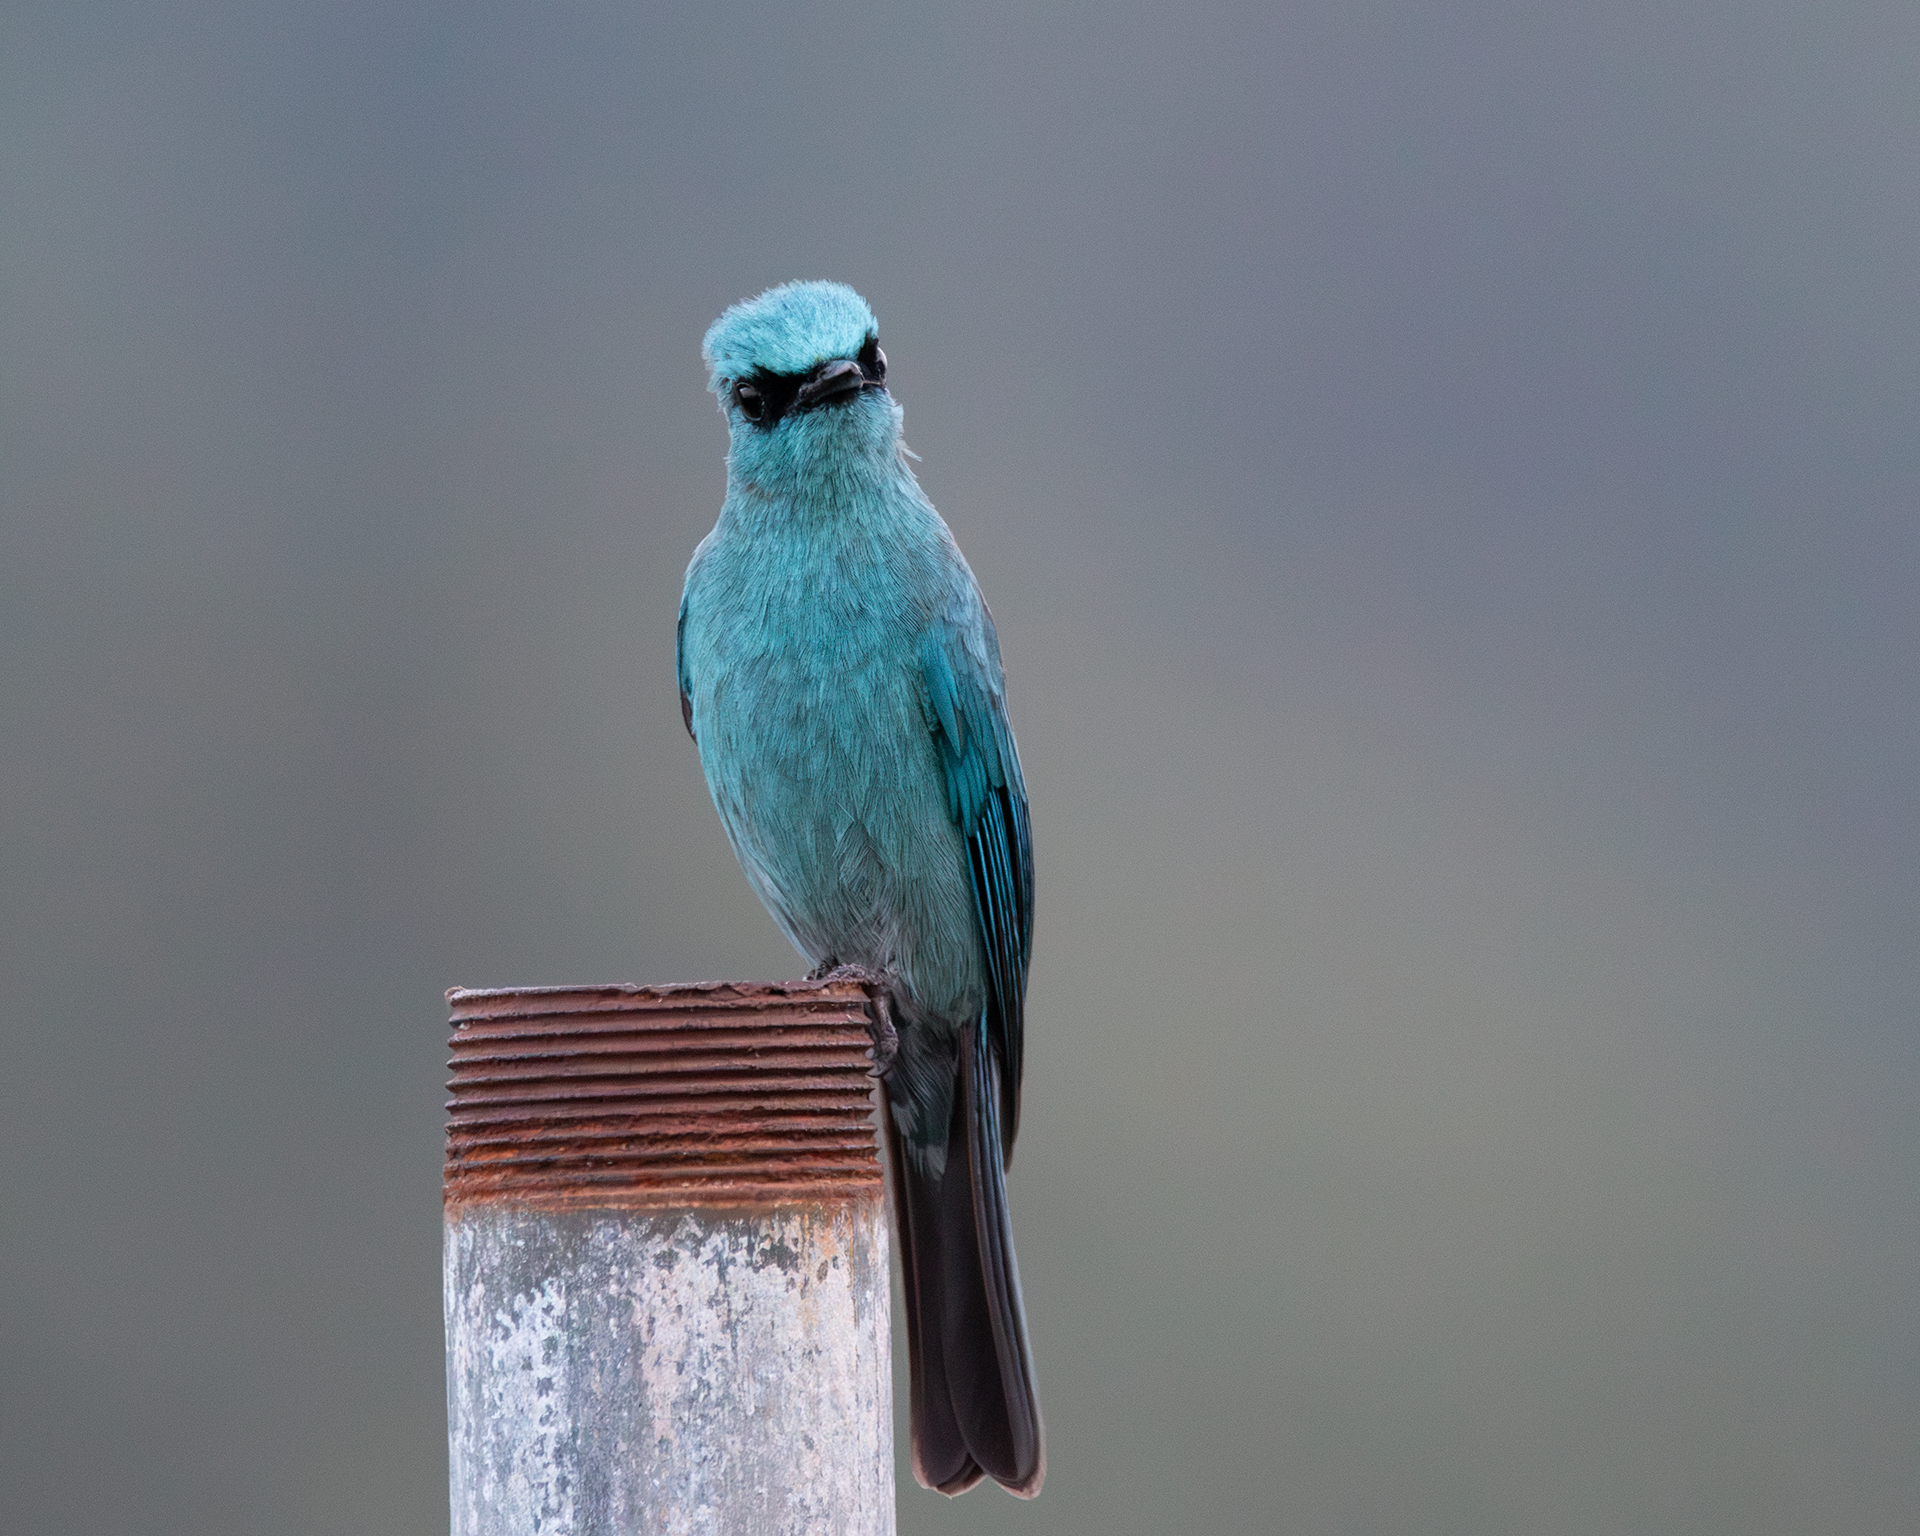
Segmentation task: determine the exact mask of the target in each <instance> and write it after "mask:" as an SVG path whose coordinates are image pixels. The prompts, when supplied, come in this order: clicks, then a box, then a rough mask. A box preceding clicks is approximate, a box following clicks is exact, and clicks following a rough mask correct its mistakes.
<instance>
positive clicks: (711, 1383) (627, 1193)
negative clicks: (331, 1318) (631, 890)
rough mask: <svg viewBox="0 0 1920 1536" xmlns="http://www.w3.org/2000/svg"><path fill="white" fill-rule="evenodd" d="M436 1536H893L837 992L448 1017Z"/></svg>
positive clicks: (865, 1162)
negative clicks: (440, 1532)
mask: <svg viewBox="0 0 1920 1536" xmlns="http://www.w3.org/2000/svg"><path fill="white" fill-rule="evenodd" d="M447 1000H448V1002H449V1003H450V1004H451V1006H452V1010H453V1026H454V1028H453V1041H452V1047H453V1061H452V1082H451V1089H452V1097H451V1099H450V1100H449V1101H448V1106H447V1161H446V1180H445V1209H446V1257H445V1277H444V1278H445V1302H446V1320H447V1445H448V1453H449V1463H450V1465H449V1479H450V1487H451V1496H452V1508H453V1536H533V1533H539V1536H631V1533H636V1532H671V1533H674V1536H736V1533H739V1536H745V1533H753V1536H762V1533H766V1536H775V1533H778V1536H786V1533H793V1536H800V1533H806V1536H816V1533H823V1532H833V1533H840V1536H892V1532H893V1528H894V1521H893V1401H892V1398H893V1387H892V1375H891V1370H890V1364H889V1348H890V1343H889V1319H888V1308H889V1302H890V1296H889V1290H888V1271H887V1220H886V1210H885V1203H884V1193H883V1183H882V1175H881V1165H880V1161H879V1157H878V1155H877V1149H876V1137H875V1123H874V1115H873V1111H874V1102H873V1096H872V1088H873V1082H872V1079H871V1078H869V1077H868V1075H867V1073H868V1069H869V1067H870V1062H869V1060H868V1057H867V1050H868V1043H869V1037H868V1033H867V1017H868V1008H869V1004H868V1001H867V997H866V994H865V993H864V992H863V991H862V990H861V988H860V987H859V986H857V985H854V984H852V983H848V982H820V983H814V982H798V983H792V984H784V985H783V984H772V985H766V984H758V983H737V984H729V983H724V982H711V983H702V984H698V985H693V986H668V987H567V988H560V987H538V988H524V989H517V990H510V991H487V992H476V991H466V990H463V989H456V990H454V991H452V992H450V993H448V994H447Z"/></svg>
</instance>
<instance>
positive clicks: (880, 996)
mask: <svg viewBox="0 0 1920 1536" xmlns="http://www.w3.org/2000/svg"><path fill="white" fill-rule="evenodd" d="M807 980H809V981H855V982H858V983H859V984H860V985H861V986H862V987H863V988H864V989H865V990H866V994H867V1001H868V1002H869V1003H871V1004H872V1005H873V1006H872V1010H871V1012H870V1013H869V1014H868V1016H867V1034H868V1035H869V1037H871V1039H872V1040H873V1048H872V1050H870V1051H869V1052H868V1053H867V1054H868V1055H870V1056H871V1057H872V1058H873V1069H872V1070H871V1071H870V1072H868V1074H867V1076H869V1077H885V1076H886V1075H887V1073H888V1072H889V1071H891V1070H892V1068H893V1058H894V1057H896V1056H898V1055H899V1054H900V1032H899V1031H898V1030H897V1029H895V1028H894V1027H893V983H892V979H891V978H890V977H888V976H886V975H884V974H882V973H881V972H879V971H874V970H869V969H868V968H867V967H866V966H864V965H834V966H832V967H831V968H829V967H828V966H824V965H823V966H817V967H815V969H814V970H813V972H812V973H811V974H810V975H809V976H808V977H807Z"/></svg>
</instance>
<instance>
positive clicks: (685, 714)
mask: <svg viewBox="0 0 1920 1536" xmlns="http://www.w3.org/2000/svg"><path fill="white" fill-rule="evenodd" d="M673 665H674V670H675V671H677V672H678V673H679V674H680V719H681V722H682V723H683V724H684V725H685V726H686V728H687V734H688V735H689V736H693V678H692V677H691V676H690V675H689V674H688V672H687V595H686V593H684V592H682V593H681V594H680V620H679V622H678V623H677V624H675V625H674V629H673ZM693 739H694V740H695V741H696V742H697V741H698V740H699V739H700V738H699V737H698V736H694V738H693Z"/></svg>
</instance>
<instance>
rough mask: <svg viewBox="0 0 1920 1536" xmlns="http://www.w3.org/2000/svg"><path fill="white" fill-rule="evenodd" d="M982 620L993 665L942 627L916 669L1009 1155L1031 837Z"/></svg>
mask: <svg viewBox="0 0 1920 1536" xmlns="http://www.w3.org/2000/svg"><path fill="white" fill-rule="evenodd" d="M982 617H983V618H984V614H983V615H982ZM985 622H986V625H987V642H988V646H989V647H990V650H989V653H988V654H989V656H990V657H991V663H992V664H991V665H989V664H988V663H987V662H986V661H984V660H983V659H982V657H981V655H980V654H979V653H978V651H977V650H976V649H975V648H974V647H971V646H968V645H967V644H965V643H964V641H963V640H962V639H961V637H960V635H959V634H958V633H957V632H955V631H954V630H951V629H946V628H945V627H944V626H936V627H935V628H934V629H933V630H931V631H929V632H928V634H927V637H926V639H925V641H924V642H923V644H922V646H921V652H920V665H921V673H922V676H923V677H924V679H925V682H926V700H927V713H928V717H929V724H930V726H931V727H932V730H933V737H934V744H935V746H936V748H937V749H938V751H939V754H940V766H941V768H942V769H943V770H944V772H945V774H946V783H947V809H948V812H949V813H950V814H951V815H952V817H953V820H954V824H955V825H956V826H958V827H959V828H960V830H961V832H962V833H964V834H965V836H966V839H967V861H968V865H969V868H970V871H971V874H972V877H973V904H974V911H975V913H976V914H977V915H978V918H979V922H980V935H981V938H982V939H983V940H984V941H985V945H986V951H987V966H988V970H989V972H990V975H991V979H992V983H993V997H992V999H991V1001H990V1004H989V1006H988V1009H987V1028H988V1037H989V1040H990V1042H991V1043H992V1045H993V1047H994V1048H995V1050H996V1052H997V1053H998V1055H999V1058H1000V1063H1001V1072H1000V1089H1001V1105H1000V1119H1001V1124H1002V1130H1003V1132H1004V1135H1005V1146H1006V1147H1007V1148H1009V1149H1010V1148H1011V1147H1012V1146H1013V1137H1014V1132H1015V1130H1016V1129H1017V1128H1018V1126H1019V1120H1020V1069H1021V1051H1022V1034H1023V1031H1024V1028H1025V1015H1026V993H1027V959H1028V956H1029V955H1030V954H1031V953H1032V951H1033V836H1032V831H1031V827H1030V824H1029V822H1028V820H1027V786H1026V783H1025V781H1024V780H1023V779H1022V778H1021V776H1020V754H1019V752H1018V750H1017V749H1016V748H1015V746H1014V742H1013V731H1012V729H1011V728H1010V727H1009V726H1008V724H1007V710H1006V700H1005V698H1004V696H1003V695H1002V693H1001V690H1000V688H999V686H998V683H999V678H998V676H997V673H998V671H999V667H998V665H997V663H998V660H999V658H998V655H997V650H998V647H997V646H996V645H994V642H993V639H992V623H993V621H992V620H991V619H986V620H985Z"/></svg>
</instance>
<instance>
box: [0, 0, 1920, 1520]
mask: <svg viewBox="0 0 1920 1536" xmlns="http://www.w3.org/2000/svg"><path fill="white" fill-rule="evenodd" d="M0 29H3V30H0V71H3V75H0V299H3V301H4V312H3V318H0V434H3V436H0V511H3V513H4V519H5V531H4V551H3V558H0V566H3V569H0V581H3V582H4V595H3V596H0V709H3V710H4V715H3V716H0V718H3V719H4V732H3V733H0V778H3V782H4V785H5V794H4V799H3V801H0V804H3V806H4V810H3V812H0V816H3V820H0V851H3V857H4V864H3V866H0V867H3V868H4V882H3V885H0V900H3V901H4V908H3V909H0V944H4V987H5V1015H4V1018H5V1024H4V1070H3V1072H0V1094H3V1095H4V1098H3V1099H0V1155H3V1156H4V1159H5V1169H6V1174H5V1177H4V1180H0V1199H3V1200H4V1227H3V1230H0V1286H3V1287H4V1295H3V1296H0V1317H4V1324H3V1325H0V1349H3V1350H4V1354H3V1356H0V1387H3V1389H4V1405H3V1411H4V1422H0V1486H4V1488H5V1489H6V1493H5V1504H6V1514H5V1515H4V1517H0V1523H4V1524H5V1525H6V1526H7V1528H9V1529H11V1530H18V1531H22V1532H27V1531H31V1532H35V1533H41V1532H56V1531H57V1532H87V1533H94V1532H104V1531H115V1532H119V1531H127V1532H169V1533H171V1532H181V1533H194V1536H224V1533H234V1536H256V1533H263V1532H275V1533H289V1536H291V1533H307V1532H315V1533H318V1532H344V1533H386V1532H395V1533H402V1532H404V1533H431V1532H436V1531H441V1530H444V1529H445V1519H446V1503H445V1498H446V1490H445V1461H444V1449H445V1442H444V1422H443V1397H442V1390H443V1389H442V1376H441V1369H442V1366H441V1335H440V1313H439V1284H440V1277H439V1268H438V1262H439V1256H438V1250H439V1241H440V1215H439V1207H438V1196H439V1153H440V1136H441V1107H440V1106H441V1100H442V1096H443V1095H442V1082H443V1076H444V1058H445V1032H446V1030H445V1009H444V1007H443V1004H442V1001H441V995H440V994H441V991H442V989H443V988H445V987H446V986H448V985H450V984H452V983H456V982H457V983H465V984H469V985H498V984H522V983H525V984H531V983H543V982H565V981H617V980H638V981H665V980H676V979H694V978H700V977H709V976H762V977H764V976H781V975H793V974H796V973H797V971H798V970H799V969H800V965H799V962H798V961H797V958H796V957H795V956H794V955H793V954H791V953H790V952H789V951H788V950H787V949H786V947H785V945H784V943H783V942H782V941H781V939H780V938H779V937H778V935H777V933H776V931H775V930H774V928H773V925H772V924H771V922H770V921H769V920H768V919H767V918H766V917H765V916H764V915H763V914H762V912H761V911H760V909H759V907H758V906H757V904H756V903H755V901H754V899H753V897H752V895H751V893H750V892H749V889H748V887H747V884H746V881H745V880H744V879H743V878H742V877H741V876H740V874H739V872H738V870H737V869H736V868H735V866H734V862H733V859H732V856H731V854H730V852H729V850H728V848H727V844H726V841H725V838H724V837H723V836H722V834H721V831H720V828H719V825H718V822H717V820H716V818H715V816H714V814H713V811H712V809H711V807H710V805H709V804H708V801H707V797H706V792H705V789H704V786H703V783H702V781H701V778H700V774H699V769H698V765H697V762H696V758H695V754H694V750H693V748H692V746H691V744H690V743H689V742H688V741H687V739H686V736H685V733H684V732H683V731H682V729H681V726H680V719H679V713H678V709H677V705H676V700H675V696H674V694H675V690H674V682H673V657H672V652H673V626H674V613H675V604H676V602H677V599H678V593H679V586H680V578H681V573H682V571H683V569H684V567H685V563H686V560H687V557H688V555H689V554H690V552H691V551H692V549H693V546H694V544H695V542H696V541H697V540H698V539H699V538H700V536H701V535H702V533H703V532H704V531H705V530H706V528H707V527H708V526H709V525H710V524H711V522H712V519H713V516H714V514H715V512H716V511H717V509H718V506H719V501H720V496H721V489H722V470H721V455H722V453H723V451H724V432H723V428H722V424H721V422H720V420H719V419H718V417H717V416H716V415H715V412H714V407H713V402H712V400H711V399H710V398H709V397H708V396H707V395H706V394H704V393H703V391H702V384H703V376H702V370H701V367H700V363H699V359H698V352H697V349H698V344H699V340H700V335H701V332H702V330H703V329H704V328H705V326H706V325H707V323H708V322H709V321H710V320H711V319H712V318H713V317H714V316H715V315H716V314H717V313H718V312H719V311H720V309H721V308H722V307H723V306H725V305H726V304H728V303H729V302H731V301H733V300H735V299H738V298H741V297H743V296H746V295H748V294H751V293H754V292H757V291H758V290H760V289H762V288H764V287H766V286H768V285H769V284H771V283H774V282H777V281H780V280H783V279H786V278H790V277H815V276H831V277H837V278H841V279H844V280H846V281H848V282H851V283H853V284H854V285H855V286H857V287H858V288H860V289H861V291H862V292H864V293H865V294H866V295H867V297H868V298H869V299H870V300H871V301H872V302H873V304H874V307H875V308H876V310H877V311H878V313H879V315H880V317H881V323H882V337H883V340H884V342H885V345H886V347H887V351H888V354H889V356H890V358H891V359H892V362H893V383H894V386H895V389H896V393H897V395H898V397H899V399H900V400H901V401H902V402H903V403H904V405H905V407H906V411H907V429H908V437H909V441H910V442H911V443H912V444H913V445H914V447H915V448H916V449H918V451H919V452H920V453H921V454H922V455H923V456H924V460H925V462H924V466H923V476H924V481H925V483H926V485H927V487H928V489H929V491H930V492H931V494H932V495H933V497H934V500H935V501H936V503H937V504H938V505H939V506H940V507H941V509H942V510H943V511H944V512H945V514H946V516H947V518H948V519H949V521H950V522H951V523H952V524H953V526H954V529H955V531H956V532H957V534H958V536H959V538H960V541H961V543H962V545H963V546H964V548H965V549H966V550H967V552H968V554H969V556H970V557H971V559H972V562H973V564H974V567H975V569H976V570H977V572H978V573H979V576H980V579H981V582H982V584H983V586H984V587H985V589H986V592H987V595H988V598H989V600H990V601H991V603H992V604H993V608H994V612H995V614H996V616H997V618H998V621H999V627H1000V634H1001V638H1002V641H1003V643H1004V646H1005V652H1006V658H1007V665H1008V672H1009V676H1010V678H1011V684H1012V702H1013V710H1014V720H1015V725H1016V728H1017V729H1018V731H1019V735H1020V742H1021V746H1022V750H1023V753H1024V756H1025V761H1026V767H1027V776H1028V781H1029V784H1030V786H1031V791H1032V802H1033V814H1034V825H1035V829H1036V831H1035V836H1036V840H1037V849H1038V861H1039V882H1040V883H1039V891H1040V895H1039V902H1040V905H1039V937H1038V953H1037V957H1036V962H1035V969H1034V979H1033V993H1032V998H1031V1010H1030V1011H1031V1046H1030V1055H1029V1062H1030V1066H1029V1076H1028V1085H1027V1093H1028V1101H1027V1102H1028V1106H1029V1107H1028V1109H1027V1113H1026V1116H1025V1119H1024V1121H1023V1124H1024V1126H1025V1133H1024V1135H1023V1137H1022V1140H1021V1145H1020V1149H1019V1156H1018V1157H1017V1158H1016V1160H1015V1164H1014V1179H1013V1199H1014V1212H1015V1220H1016V1225H1017V1228H1018V1231H1019V1235H1020V1255H1021V1260H1022V1270H1023V1275H1024V1277H1025V1280H1026V1283H1027V1293H1028V1298H1029V1303H1030V1307H1031V1311H1032V1318H1033V1329H1034V1335H1035V1339H1036V1341H1037V1345H1038V1349H1039V1359H1040V1366H1041V1383H1042V1387H1043V1391H1044V1396H1045V1401H1046V1407H1047V1415H1048V1424H1049V1429H1050V1431H1051V1480H1050V1482H1049V1483H1048V1485H1047V1489H1046V1492H1045V1494H1044V1496H1043V1497H1042V1498H1041V1499H1040V1500H1039V1501H1038V1503H1037V1504H1035V1505H1032V1506H1022V1505H1017V1504H1015V1503H1014V1502H1013V1501H1012V1500H1010V1499H1007V1498H1005V1497H1003V1496H1002V1495H1000V1494H999V1493H997V1492H994V1491H991V1490H983V1491H981V1492H977V1493H974V1494H972V1495H970V1496H969V1497H967V1498H966V1499H964V1500H961V1501H959V1502H958V1503H955V1504H947V1503H946V1502H944V1501H942V1500H940V1499H939V1498H937V1497H936V1496H934V1495H931V1494H927V1493H923V1492H921V1491H919V1490H918V1489H916V1488H913V1487H912V1486H911V1485H910V1484H909V1483H908V1482H907V1481H906V1479H905V1475H904V1473H903V1475H902V1489H901V1503H900V1509H901V1519H900V1526H901V1530H902V1531H903V1532H906V1533H927V1532H961V1531H1016V1530H1018V1531H1030V1532H1042V1531H1046V1532H1101V1533H1110V1532H1119V1531H1153V1532H1158V1531H1209V1532H1212V1531H1218V1532H1240V1531H1246V1532H1266V1531H1285V1532H1307V1533H1322V1532H1352V1533H1375V1532H1393V1533H1399V1532H1406V1533H1430V1532H1447V1533H1461V1536H1480V1533H1507V1532H1511V1533H1515V1536H1522V1533H1538V1532H1555V1533H1561V1532H1568V1533H1596V1536H1598V1533H1641V1532H1688V1533H1694V1532H1716V1533H1718V1532H1724V1533H1729V1536H1735V1533H1737V1536H1754V1533H1775V1532H1777V1533H1798V1532H1809V1531H1846V1532H1849V1533H1881V1532H1886V1533H1905V1532H1911V1531H1913V1530H1915V1529H1920V1317H1917V1316H1916V1313H1917V1312H1920V1307H1917V1305H1916V1303H1917V1300H1920V1039H1917V1034H1920V1028H1917V1026H1920V966H1917V965H1916V937H1917V936H1920V935H1917V932H1916V927H1917V925H1916V917H1917V908H1920V880H1917V879H1916V868H1917V867H1920V866H1917V864H1916V859H1917V857H1920V796H1917V791H1920V766H1917V763H1920V759H1917V757H1916V748H1917V747H1920V601H1917V600H1916V590H1915V589H1916V581H1917V578H1920V515H1917V514H1920V281H1917V280H1916V273H1917V271H1920V261H1917V256H1920V89H1916V85H1915V82H1916V80H1920V11H1917V10H1916V9H1915V7H1914V6H1913V5H1912V4H1911V0H1888V3H1884V4H1873V3H1841V4H1832V5H1822V6H1814V5H1810V4H1798V5H1794V4H1784V3H1769V0H1761V3H1756V4H1733V3H1730V0H1680V3H1678V4H1676V3H1675V0H1601V3H1598V4H1594V5H1587V6H1580V7H1565V8H1552V7H1547V8H1543V7H1540V6H1538V5H1533V4H1527V3H1522V0H1487V3H1466V4H1448V5H1439V4H1426V3H1419V0H1384V3H1380V4H1354V3H1352V0H1310V3H1306V4H1298V5H1290V6H1286V5H1243V6H1217V5H1209V4H1191V3H1183V4H1179V5H1173V4H1166V5H1160V6H1144V7H1127V6H1107V7H1093V6H1066V5H1061V6H1055V7H1050V8H1048V9H1047V10H1046V11H1045V13H1044V14H1035V12H1034V9H1033V8H1030V7H1027V6H999V7H991V6H981V7H971V6H969V7H946V8H939V9H938V10H936V8H934V7H925V8H918V9H916V8H911V7H902V6H888V5H877V4H876V5H867V6H838V7H834V6H828V7H820V8H811V7H802V6H783V7H765V8H752V7H741V6H732V5H717V4H716V5H708V6H704V7H699V8H697V10H696V8H694V7H665V6H662V7H658V8H656V9H649V8H646V7H643V6H635V5H627V6H610V5H601V4H587V3H567V4H551V3H550V4H539V5H534V4H522V5H472V4H461V5H453V4H420V3H393V0H383V3H381V4H377V5H375V4H330V5H326V6H310V5H292V4H278V5H275V4H251V5H244V6H243V5H193V4H185V3H161V4H151V5H143V6H130V5H114V6H73V5H57V6H56V5H44V4H30V3H23V4H16V5H13V6H10V7H9V8H8V9H7V13H6V16H5V19H4V21H3V22H0Z"/></svg>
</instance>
